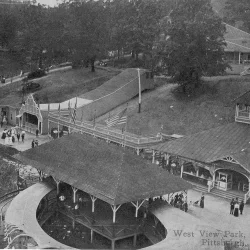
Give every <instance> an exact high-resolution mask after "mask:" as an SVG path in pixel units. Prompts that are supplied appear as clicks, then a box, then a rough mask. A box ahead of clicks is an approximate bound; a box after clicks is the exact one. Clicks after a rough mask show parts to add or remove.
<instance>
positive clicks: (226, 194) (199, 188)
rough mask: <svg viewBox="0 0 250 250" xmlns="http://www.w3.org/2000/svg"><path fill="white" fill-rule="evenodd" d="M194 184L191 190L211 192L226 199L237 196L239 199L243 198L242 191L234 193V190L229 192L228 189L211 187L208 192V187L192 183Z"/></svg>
mask: <svg viewBox="0 0 250 250" xmlns="http://www.w3.org/2000/svg"><path fill="white" fill-rule="evenodd" d="M192 184H193V185H194V188H193V190H195V191H197V192H201V193H205V194H212V195H215V196H218V197H221V198H224V199H228V200H232V199H235V198H236V197H238V199H239V200H244V194H243V193H236V192H235V193H234V192H230V191H223V190H220V189H217V188H213V189H212V190H211V192H210V193H208V188H207V187H205V186H201V185H198V184H196V183H192Z"/></svg>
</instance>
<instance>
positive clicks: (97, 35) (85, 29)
mask: <svg viewBox="0 0 250 250" xmlns="http://www.w3.org/2000/svg"><path fill="white" fill-rule="evenodd" d="M68 11H69V19H68V22H67V27H66V31H65V32H66V33H67V34H68V38H69V40H68V48H69V49H70V51H71V54H72V60H73V65H74V66H77V65H81V64H82V63H85V64H86V65H88V64H90V65H91V71H92V72H94V71H95V67H94V62H95V59H96V58H97V57H101V55H103V53H104V52H105V50H106V46H107V41H108V39H107V37H108V32H107V26H106V18H107V17H106V15H105V13H106V12H105V8H104V4H103V2H102V1H85V2H84V1H83V2H72V3H71V4H69V10H68Z"/></svg>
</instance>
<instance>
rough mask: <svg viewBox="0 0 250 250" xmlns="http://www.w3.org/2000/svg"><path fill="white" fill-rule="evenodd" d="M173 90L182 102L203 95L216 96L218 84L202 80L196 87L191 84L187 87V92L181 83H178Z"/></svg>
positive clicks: (177, 98)
mask: <svg viewBox="0 0 250 250" xmlns="http://www.w3.org/2000/svg"><path fill="white" fill-rule="evenodd" d="M171 92H172V94H173V95H174V97H175V98H176V100H178V101H180V102H190V101H194V100H195V99H197V98H200V97H202V96H209V97H211V98H214V97H216V96H217V95H218V88H217V86H216V84H210V83H207V82H201V85H200V86H199V87H197V88H195V87H194V86H190V87H188V88H186V91H185V92H184V91H183V87H182V86H181V85H176V87H175V88H172V90H171Z"/></svg>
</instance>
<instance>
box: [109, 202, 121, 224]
mask: <svg viewBox="0 0 250 250" xmlns="http://www.w3.org/2000/svg"><path fill="white" fill-rule="evenodd" d="M120 206H121V204H120V205H118V206H117V205H111V209H112V211H113V223H115V219H116V212H117V210H118V209H119V208H120Z"/></svg>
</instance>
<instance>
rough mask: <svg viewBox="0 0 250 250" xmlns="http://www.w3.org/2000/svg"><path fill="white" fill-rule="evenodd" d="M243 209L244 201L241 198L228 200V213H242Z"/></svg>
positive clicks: (235, 214)
mask: <svg viewBox="0 0 250 250" xmlns="http://www.w3.org/2000/svg"><path fill="white" fill-rule="evenodd" d="M243 209H244V201H243V200H242V201H241V202H239V201H238V198H236V199H235V200H234V199H232V200H231V202H230V214H233V215H234V216H235V217H238V216H239V212H240V214H242V213H243Z"/></svg>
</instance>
